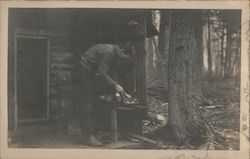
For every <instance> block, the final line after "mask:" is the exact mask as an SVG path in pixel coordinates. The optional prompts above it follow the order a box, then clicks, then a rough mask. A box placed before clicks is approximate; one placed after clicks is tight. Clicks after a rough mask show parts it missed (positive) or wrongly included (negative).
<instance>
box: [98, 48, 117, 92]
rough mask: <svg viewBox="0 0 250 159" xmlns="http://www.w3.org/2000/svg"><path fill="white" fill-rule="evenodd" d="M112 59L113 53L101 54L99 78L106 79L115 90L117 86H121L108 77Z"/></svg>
mask: <svg viewBox="0 0 250 159" xmlns="http://www.w3.org/2000/svg"><path fill="white" fill-rule="evenodd" d="M112 58H113V54H112V53H109V52H107V53H102V54H101V57H100V64H99V68H98V76H99V77H101V78H102V79H104V80H105V81H106V82H107V83H108V84H109V85H111V86H112V87H113V88H116V87H117V85H119V84H118V83H117V82H116V81H114V80H113V79H112V78H111V77H110V76H109V75H108V71H109V69H110V68H109V67H110V64H111V60H112Z"/></svg>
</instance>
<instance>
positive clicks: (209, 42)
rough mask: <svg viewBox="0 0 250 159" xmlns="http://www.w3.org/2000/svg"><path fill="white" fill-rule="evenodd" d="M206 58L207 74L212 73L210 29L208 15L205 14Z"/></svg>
mask: <svg viewBox="0 0 250 159" xmlns="http://www.w3.org/2000/svg"><path fill="white" fill-rule="evenodd" d="M207 28H208V30H207V34H208V38H207V60H208V74H209V75H212V55H211V31H210V16H209V15H207Z"/></svg>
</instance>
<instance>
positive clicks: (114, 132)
mask: <svg viewBox="0 0 250 159" xmlns="http://www.w3.org/2000/svg"><path fill="white" fill-rule="evenodd" d="M111 138H112V140H113V141H115V142H116V141H118V129H117V110H116V109H115V108H113V109H111Z"/></svg>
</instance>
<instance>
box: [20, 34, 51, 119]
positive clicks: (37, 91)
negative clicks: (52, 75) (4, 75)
mask: <svg viewBox="0 0 250 159" xmlns="http://www.w3.org/2000/svg"><path fill="white" fill-rule="evenodd" d="M47 57H48V40H47V39H34V38H17V39H16V66H17V67H16V71H17V72H16V74H17V79H16V87H17V88H16V96H17V107H18V109H17V117H18V120H34V119H43V118H46V116H47V103H48V99H47V98H48V96H47V91H48V90H47V89H48V88H47V84H48V78H47V76H48V74H47V72H48V67H47V66H48V60H47Z"/></svg>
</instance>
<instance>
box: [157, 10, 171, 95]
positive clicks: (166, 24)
mask: <svg viewBox="0 0 250 159" xmlns="http://www.w3.org/2000/svg"><path fill="white" fill-rule="evenodd" d="M170 23H171V13H170V12H168V11H165V10H162V11H161V21H160V34H159V53H160V59H161V72H162V79H163V83H164V87H165V89H166V91H167V92H168V71H167V67H168V54H169V41H170V39H169V38H170V30H171V26H170Z"/></svg>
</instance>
